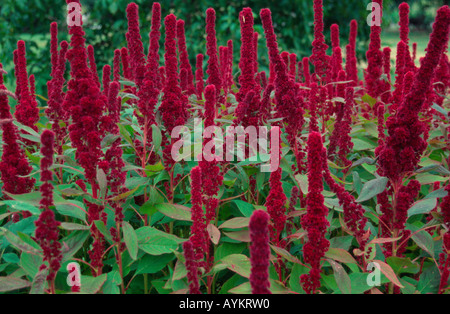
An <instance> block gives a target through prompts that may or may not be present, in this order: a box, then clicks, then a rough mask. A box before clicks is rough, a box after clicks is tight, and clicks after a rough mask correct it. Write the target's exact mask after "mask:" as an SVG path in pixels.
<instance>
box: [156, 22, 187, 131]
mask: <svg viewBox="0 0 450 314" xmlns="http://www.w3.org/2000/svg"><path fill="white" fill-rule="evenodd" d="M176 23H177V18H176V17H175V15H173V14H170V15H168V16H167V17H166V18H165V20H164V24H165V26H166V43H165V50H166V53H165V55H164V60H165V65H166V66H165V72H166V80H165V86H164V89H163V93H164V97H163V100H162V103H161V107H160V112H161V115H162V120H163V122H164V126H165V127H166V129H167V132H168V134H171V133H172V130H173V128H174V127H176V126H178V125H184V123H185V121H186V119H187V108H186V106H187V97H186V96H184V95H182V93H181V88H180V84H179V78H178V57H177V47H176V28H177V25H176Z"/></svg>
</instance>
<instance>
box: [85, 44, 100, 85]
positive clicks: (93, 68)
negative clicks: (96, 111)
mask: <svg viewBox="0 0 450 314" xmlns="http://www.w3.org/2000/svg"><path fill="white" fill-rule="evenodd" d="M87 53H88V59H89V67H90V69H91V72H92V77H93V79H94V81H95V82H96V83H97V85H98V86H99V87H100V79H99V77H98V72H97V63H96V62H95V56H94V55H95V53H94V47H93V46H92V45H89V46H88V47H87Z"/></svg>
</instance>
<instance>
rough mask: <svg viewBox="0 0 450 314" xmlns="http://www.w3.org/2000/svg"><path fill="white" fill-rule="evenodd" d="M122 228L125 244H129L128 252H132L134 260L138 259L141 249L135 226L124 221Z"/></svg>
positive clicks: (131, 255)
mask: <svg viewBox="0 0 450 314" xmlns="http://www.w3.org/2000/svg"><path fill="white" fill-rule="evenodd" d="M122 228H123V239H124V241H125V245H126V246H127V249H128V253H130V257H131V258H132V259H133V260H136V259H137V254H138V251H139V248H138V239H137V236H136V232H135V231H134V229H133V227H132V226H131V225H130V224H129V223H128V222H126V221H124V222H123V223H122Z"/></svg>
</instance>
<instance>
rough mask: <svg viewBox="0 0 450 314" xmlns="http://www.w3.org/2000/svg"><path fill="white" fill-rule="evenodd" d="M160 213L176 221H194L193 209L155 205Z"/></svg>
mask: <svg viewBox="0 0 450 314" xmlns="http://www.w3.org/2000/svg"><path fill="white" fill-rule="evenodd" d="M155 207H156V208H157V209H158V210H159V212H160V213H162V214H163V215H166V216H167V217H170V218H172V219H175V220H181V221H192V219H191V216H192V215H191V209H190V208H189V207H186V206H182V205H177V204H168V203H165V204H155Z"/></svg>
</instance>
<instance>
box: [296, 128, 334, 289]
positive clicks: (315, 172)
mask: <svg viewBox="0 0 450 314" xmlns="http://www.w3.org/2000/svg"><path fill="white" fill-rule="evenodd" d="M323 149H324V148H323V143H322V135H321V134H320V133H318V132H312V133H310V134H309V137H308V184H309V185H308V198H307V214H306V215H305V216H303V218H302V226H303V228H304V229H305V230H306V231H307V233H308V242H307V243H306V244H305V245H304V246H303V256H304V258H305V262H306V263H308V264H310V265H311V270H310V272H309V274H306V275H302V276H301V277H300V281H301V283H302V286H303V289H304V290H305V292H307V293H308V294H315V293H316V292H317V290H318V289H319V288H320V278H321V275H320V273H321V265H320V260H321V259H322V257H324V256H325V253H326V252H327V251H328V248H329V247H330V242H329V241H328V240H327V239H326V238H325V234H326V232H327V229H328V227H329V223H328V220H327V215H328V209H327V208H326V207H325V205H324V197H323V195H322V191H323V173H322V171H323V169H322V167H323V164H322V158H324V157H323V154H322V152H323Z"/></svg>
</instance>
